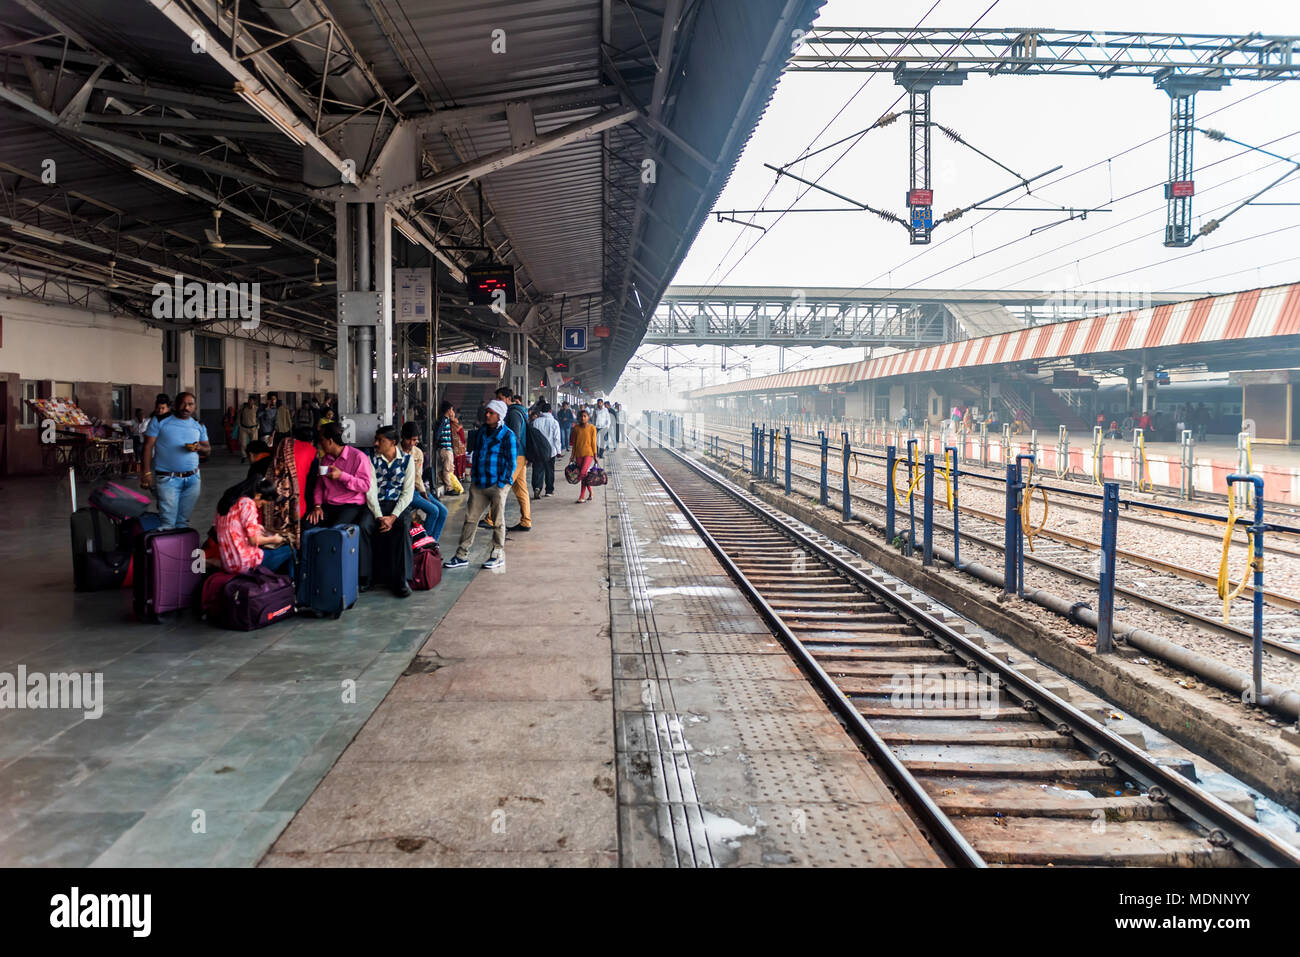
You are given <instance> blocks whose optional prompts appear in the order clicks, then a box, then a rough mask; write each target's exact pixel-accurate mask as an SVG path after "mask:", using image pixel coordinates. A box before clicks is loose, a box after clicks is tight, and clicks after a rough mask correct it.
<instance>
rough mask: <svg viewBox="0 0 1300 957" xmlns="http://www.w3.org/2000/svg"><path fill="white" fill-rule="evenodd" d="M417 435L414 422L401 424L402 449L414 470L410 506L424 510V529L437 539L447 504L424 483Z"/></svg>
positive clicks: (440, 531)
mask: <svg viewBox="0 0 1300 957" xmlns="http://www.w3.org/2000/svg"><path fill="white" fill-rule="evenodd" d="M419 435H420V427H419V426H418V425H416V424H415V423H414V422H407V423H406V424H405V425H403V426H402V451H403V452H405V453H406V454H407V455H409V456H410V457H411V467H412V468H413V469H414V470H415V491H414V493H413V495H412V496H411V507H412V508H418V509H420V511H422V512H424V514H425V516H426V517H425V519H424V530H425V531H426V532H428V533H429V534H430V535H432V536H433V540H434V541H437V540H438V539H439V538H441V537H442V526H443V525H445V524H446V523H447V506H446V505H443V504H442V503H441V502H439V501H438V500H437V499H436V498H433V497H432V496H431V495H430V494H429V490H428V487H427V486H426V485H425V484H424V452H423V451H422V450H421V448H420V441H419Z"/></svg>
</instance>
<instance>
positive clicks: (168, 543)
mask: <svg viewBox="0 0 1300 957" xmlns="http://www.w3.org/2000/svg"><path fill="white" fill-rule="evenodd" d="M196 551H198V552H199V554H200V556H201V555H202V552H201V550H200V549H199V533H198V532H196V531H195V530H194V529H192V528H168V529H158V530H157V531H152V532H145V533H144V534H143V535H141V536H140V537H139V538H137V539H136V545H135V558H134V562H135V564H134V567H133V568H132V574H133V576H134V577H133V581H132V585H133V586H134V588H135V617H136V618H138V619H139V620H140V621H151V622H156V621H158V616H159V615H165V614H167V612H169V611H176V610H177V609H180V608H189V607H191V606H192V605H193V604H194V594H195V592H196V591H197V590H198V588H199V587H200V585H201V583H202V580H203V576H202V574H200V572H198V571H196V570H195V564H196V562H195V558H194V553H195V552H196ZM198 564H199V567H200V568H201V567H202V563H198Z"/></svg>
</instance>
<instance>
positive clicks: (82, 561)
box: [72, 507, 126, 591]
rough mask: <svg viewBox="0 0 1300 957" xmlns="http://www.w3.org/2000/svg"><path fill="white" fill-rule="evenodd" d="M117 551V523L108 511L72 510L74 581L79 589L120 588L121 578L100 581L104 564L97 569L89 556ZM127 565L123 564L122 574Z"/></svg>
mask: <svg viewBox="0 0 1300 957" xmlns="http://www.w3.org/2000/svg"><path fill="white" fill-rule="evenodd" d="M116 551H117V523H116V522H114V521H113V518H112V516H110V515H109V514H108V513H107V512H103V511H100V510H99V509H97V508H89V507H87V508H79V509H77V510H76V511H75V512H73V513H72V583H73V587H75V588H76V590H77V591H94V590H96V589H98V588H116V587H117V586H118V585H120V584H121V579H118V581H117V582H116V583H114V584H112V585H109V584H102V583H100V584H97V582H102V581H103V578H104V576H103V574H102V568H101V564H102V563H99V564H97V566H96V568H97V569H99V571H96V572H93V573H92V569H91V564H90V562H89V560H88V559H89V558H90V556H91V555H98V554H103V553H107V552H116ZM125 577H126V568H125V566H124V567H123V568H122V578H125Z"/></svg>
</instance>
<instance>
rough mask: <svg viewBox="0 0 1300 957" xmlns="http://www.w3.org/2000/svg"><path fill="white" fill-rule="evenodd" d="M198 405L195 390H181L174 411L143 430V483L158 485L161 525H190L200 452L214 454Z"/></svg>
mask: <svg viewBox="0 0 1300 957" xmlns="http://www.w3.org/2000/svg"><path fill="white" fill-rule="evenodd" d="M195 406H196V403H195V400H194V393H193V392H182V393H181V394H180V395H178V396H177V397H176V402H175V403H174V404H173V405H172V414H171V415H169V416H167V417H166V418H165V419H162V420H161V421H160V420H158V419H154V420H153V421H151V422H150V423H149V428H148V429H146V430H145V433H144V472H143V474H141V476H140V487H141V488H146V489H147V488H153V489H156V491H157V493H158V516H159V518H160V519H161V520H162V522H161V525H160V527H161V528H188V527H189V524H190V512H192V511H194V503H195V502H197V501H198V500H199V491H200V488H201V486H200V482H199V456H200V455H210V454H212V446H211V445H210V444H209V443H208V430H207V427H206V426H205V425H203V423H202V422H199V421H198V420H197V419H195V418H194V409H195ZM155 465H156V466H157V469H158V470H157V471H156V472H155V471H154V466H155Z"/></svg>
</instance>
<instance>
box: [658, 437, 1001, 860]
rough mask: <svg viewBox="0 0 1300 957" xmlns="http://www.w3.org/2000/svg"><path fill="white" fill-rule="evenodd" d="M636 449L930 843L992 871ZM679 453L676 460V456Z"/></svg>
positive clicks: (723, 550) (954, 857)
mask: <svg viewBox="0 0 1300 957" xmlns="http://www.w3.org/2000/svg"><path fill="white" fill-rule="evenodd" d="M634 428H635V427H634ZM633 448H635V449H636V452H637V455H639V456H640V457H641V461H642V462H644V463H645V467H646V468H647V469H649V470H650V474H651V475H653V476H654V477H655V481H657V482H658V483H659V484H660V485H662V486H663V488H664V491H666V492H667V493H668V496H669V497H670V498H671V499H672V500H673V504H674V505H676V506H677V508H678V509H680V510H681V513H682V515H684V516H685V517H686V520H687V521H688V522H690V523H691V525H692V527H693V528H694V529H695V531H696V533H697V534H699V536H700V538H701V539H703V540H704V543H705V544H706V545H707V546H708V548H709V550H710V551H711V552H713V554H714V557H716V558H717V559H718V562H719V563H720V564H721V565H722V567H723V568H725V569H726V571H727V574H728V575H730V576H731V577H732V579H734V580H735V582H736V583H737V584H738V585H739V586H740V588H741V590H742V591H743V592H744V594H745V597H747V598H748V599H749V601H750V603H751V604H752V605H753V606H754V607H755V609H757V611H758V613H759V615H760V616H762V618H763V620H764V621H765V622H766V623H767V625H768V627H769V628H771V629H772V630H773V632H775V634H776V635H777V637H779V638H780V639H781V641H782V643H783V644H785V646H786V648H787V649H788V650H789V651H790V653H791V654H792V655H794V657H795V659H796V660H797V661H798V662H799V664H800V665H801V666H802V667H803V669H804V672H805V673H806V674H807V675H808V677H809V678H810V679H811V681H812V683H813V684H814V685H815V686H816V687H817V689H818V690H819V691H820V692H821V693H822V694H823V695H824V696H825V698H826V700H827V701H828V702H829V703H830V705H831V706H832V708H834V710H835V712H836V713H837V714H838V715H839V716H840V718H842V719H843V720H844V721H845V723H846V724H847V725H848V727H849V730H850V732H851V733H852V734H853V736H854V737H855V738H856V739H857V740H858V743H859V744H861V745H862V746H863V748H865V749H866V751H867V753H868V754H869V755H870V756H871V758H872V760H873V761H874V762H875V763H876V764H877V765H878V766H879V767H880V768H881V770H882V771H883V772H884V774H885V776H886V777H887V778H888V779H889V780H890V782H891V783H892V784H893V786H894V787H895V788H897V789H898V791H899V792H901V797H902V799H903V801H904V802H905V803H906V804H907V806H908V809H909V810H911V812H912V813H913V814H915V815H916V817H917V818H918V820H919V822H920V823H921V824H922V825H923V826H924V827H925V828H926V829H927V833H928V834H929V836H930V838H931V839H932V840H934V841H935V842H936V843H937V844H938V845H939V847H940V848H941V849H942V850H943V852H944V853H945V854H947V855H948V857H949V859H950V860H951V861H952V862H953V863H954V864H956V865H958V866H960V867H975V868H979V867H987V866H988V864H987V863H986V862H985V861H984V859H983V858H982V857H981V856H980V855H979V853H978V852H977V851H976V850H975V848H974V847H972V846H971V844H970V842H969V841H967V840H966V838H965V836H964V835H963V834H962V833H961V831H959V830H958V829H957V826H956V825H955V824H953V822H952V819H951V818H949V817H948V815H946V814H944V813H943V811H941V810H940V809H939V806H938V805H937V804H935V803H934V800H933V799H932V798H931V797H930V795H929V794H927V793H926V791H925V789H924V788H923V787H921V785H920V783H919V782H918V781H917V780H916V778H914V777H913V776H912V773H911V772H910V771H908V770H907V768H906V767H905V766H904V765H903V762H902V761H900V760H899V759H898V756H897V755H895V754H894V752H893V751H892V750H891V749H890V747H889V745H888V744H886V743H885V741H884V739H883V738H881V737H880V735H879V734H877V733H876V731H875V729H874V728H872V727H871V724H870V723H869V722H868V721H867V720H866V719H865V718H864V717H863V716H862V714H861V713H860V712H859V711H858V709H857V708H856V707H854V705H853V702H851V701H849V699H848V697H847V696H846V695H845V694H844V692H843V691H841V690H840V688H839V686H838V685H836V684H835V681H834V680H833V679H832V678H831V676H830V675H828V674H827V673H826V671H825V669H824V668H822V666H821V665H820V664H819V663H818V662H817V660H816V658H814V657H813V655H812V654H811V652H809V651H808V649H807V648H805V647H804V644H803V642H801V641H800V640H799V639H798V638H797V637H796V636H795V634H794V632H792V631H791V630H790V629H789V628H788V627H786V624H785V622H784V621H783V620H782V618H781V616H780V615H779V614H777V612H776V611H775V610H773V608H772V606H771V605H769V604H768V603H767V601H766V600H765V599H764V598H763V596H762V595H761V594H760V593H759V591H758V589H757V588H755V587H754V585H753V584H752V583H751V582H750V581H749V579H748V578H747V577H746V576H745V574H744V573H743V572H742V571H741V570H740V569H739V568H738V567H737V566H736V563H735V562H734V561H732V559H731V556H730V555H728V554H727V552H726V550H725V549H724V548H723V547H722V546H721V545H719V544H718V542H717V540H716V539H714V537H713V536H712V535H711V534H710V533H709V531H708V529H706V528H705V527H704V524H703V523H702V522H701V521H700V520H699V518H697V517H696V515H695V513H694V512H692V511H691V510H690V508H689V507H687V505H686V503H685V502H683V501H682V499H681V497H680V496H679V495H678V494H677V491H676V490H675V489H674V488H673V487H672V485H670V484H669V483H668V481H667V480H666V479H665V478H664V477H663V476H662V475H661V474H660V473H659V470H658V469H656V468H655V467H654V465H653V464H651V462H650V460H649V458H647V457H646V455H645V453H644V452H642V451H641V449H640V448H639V447H637V446H635V445H634V446H633ZM666 451H671V450H666ZM673 454H674V455H676V453H675V452H674V453H673Z"/></svg>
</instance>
